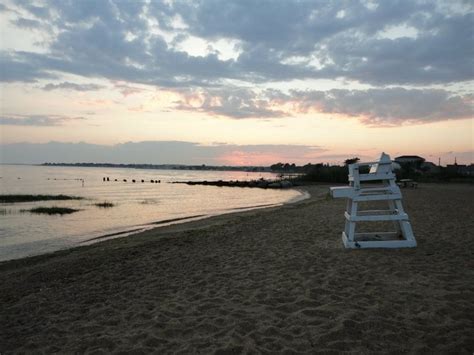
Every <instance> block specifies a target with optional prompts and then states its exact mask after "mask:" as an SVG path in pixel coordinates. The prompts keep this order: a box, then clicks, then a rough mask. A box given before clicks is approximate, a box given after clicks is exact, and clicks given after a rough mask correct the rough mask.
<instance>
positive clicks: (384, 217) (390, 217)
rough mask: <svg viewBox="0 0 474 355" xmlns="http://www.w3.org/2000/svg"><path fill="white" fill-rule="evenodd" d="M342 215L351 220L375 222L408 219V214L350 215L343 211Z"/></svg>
mask: <svg viewBox="0 0 474 355" xmlns="http://www.w3.org/2000/svg"><path fill="white" fill-rule="evenodd" d="M344 216H345V217H346V219H347V220H348V221H351V222H376V221H408V215H407V214H406V213H404V214H385V215H369V216H360V215H359V216H351V215H350V214H349V213H347V212H345V213H344Z"/></svg>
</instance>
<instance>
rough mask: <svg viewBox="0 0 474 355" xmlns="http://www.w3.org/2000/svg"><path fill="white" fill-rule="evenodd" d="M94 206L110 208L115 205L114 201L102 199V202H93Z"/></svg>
mask: <svg viewBox="0 0 474 355" xmlns="http://www.w3.org/2000/svg"><path fill="white" fill-rule="evenodd" d="M94 206H97V207H100V208H111V207H114V206H115V203H112V202H108V201H104V202H99V203H94Z"/></svg>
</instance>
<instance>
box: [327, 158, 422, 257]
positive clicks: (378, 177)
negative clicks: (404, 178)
mask: <svg viewBox="0 0 474 355" xmlns="http://www.w3.org/2000/svg"><path fill="white" fill-rule="evenodd" d="M363 167H370V169H369V171H368V173H360V170H361V168H363ZM365 169H366V170H367V168H365ZM371 184H372V185H371ZM330 190H331V195H332V197H334V198H347V199H348V200H347V205H346V211H345V213H344V216H345V218H346V224H345V228H344V231H343V232H342V240H343V242H344V246H345V247H346V248H410V247H416V240H415V236H414V235H413V230H412V228H411V225H410V221H409V218H408V215H407V214H406V213H405V211H404V209H403V206H402V194H401V191H400V188H399V187H398V185H397V184H396V182H395V174H394V173H393V172H392V161H391V160H390V156H389V155H388V154H385V153H382V155H381V156H380V160H379V161H378V162H369V163H355V164H350V165H349V186H342V187H331V188H330ZM369 201H386V202H387V205H388V209H383V210H379V209H377V210H359V203H361V202H369ZM376 221H392V222H393V226H394V228H395V231H390V232H362V233H359V232H358V233H356V224H357V222H376Z"/></svg>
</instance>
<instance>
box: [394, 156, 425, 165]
mask: <svg viewBox="0 0 474 355" xmlns="http://www.w3.org/2000/svg"><path fill="white" fill-rule="evenodd" d="M395 161H396V162H397V163H398V164H400V165H402V164H413V165H421V164H422V163H424V162H425V158H422V157H419V156H418V155H401V156H399V157H396V158H395Z"/></svg>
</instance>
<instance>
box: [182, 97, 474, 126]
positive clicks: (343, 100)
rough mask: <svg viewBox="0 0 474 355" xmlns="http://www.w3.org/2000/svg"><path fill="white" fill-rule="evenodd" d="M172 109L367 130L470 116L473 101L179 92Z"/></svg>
mask: <svg viewBox="0 0 474 355" xmlns="http://www.w3.org/2000/svg"><path fill="white" fill-rule="evenodd" d="M181 94H182V97H183V98H182V100H179V101H178V102H177V105H176V106H175V107H174V108H175V109H182V110H195V111H198V112H206V113H209V114H213V115H221V116H226V117H230V118H236V119H240V118H253V117H260V118H264V117H267V118H276V117H282V116H287V117H288V116H294V115H297V114H299V113H311V112H316V113H325V114H340V115H343V116H348V117H355V118H358V119H359V120H360V121H361V122H362V123H363V124H366V125H370V126H393V125H398V124H402V123H406V124H414V123H429V122H436V121H444V120H453V119H465V118H470V117H472V116H473V113H474V96H473V95H465V96H461V95H456V94H454V93H451V92H449V91H445V90H440V89H404V88H385V89H368V90H341V89H334V90H328V91H318V90H307V91H298V90H291V91H290V92H289V94H285V93H283V92H281V91H278V90H265V91H261V92H258V93H257V92H255V91H253V90H250V89H245V90H244V89H234V90H233V89H229V88H227V89H222V90H213V89H209V90H204V91H190V92H182V93H181Z"/></svg>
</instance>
